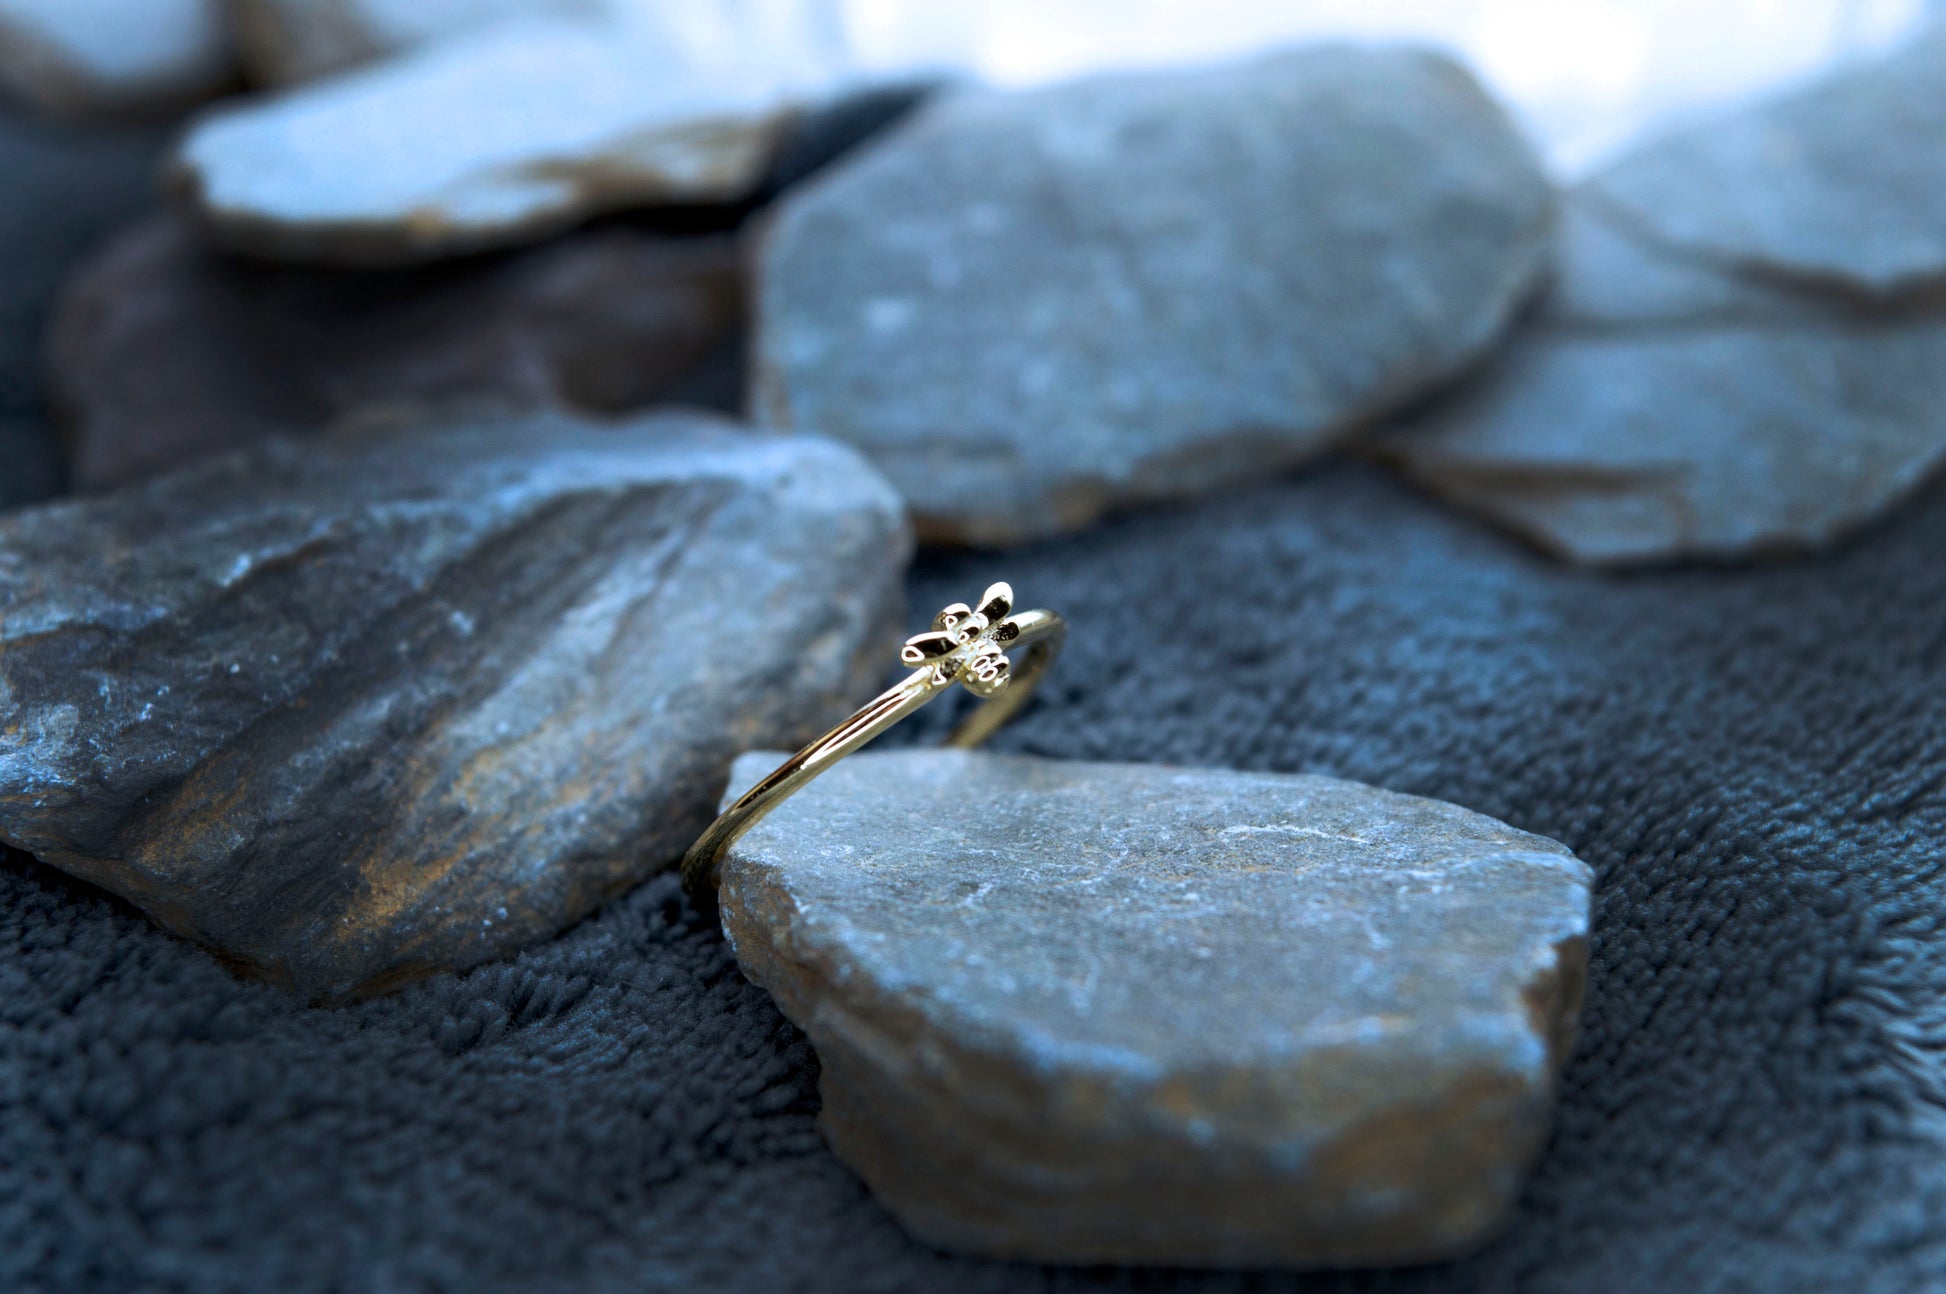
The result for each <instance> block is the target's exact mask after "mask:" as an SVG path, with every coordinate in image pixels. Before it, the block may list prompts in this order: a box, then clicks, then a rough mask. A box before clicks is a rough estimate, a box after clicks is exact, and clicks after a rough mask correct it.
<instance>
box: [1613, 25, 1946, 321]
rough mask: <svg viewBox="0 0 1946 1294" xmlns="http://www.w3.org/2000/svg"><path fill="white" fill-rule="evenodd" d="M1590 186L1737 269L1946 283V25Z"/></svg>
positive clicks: (1823, 280)
mask: <svg viewBox="0 0 1946 1294" xmlns="http://www.w3.org/2000/svg"><path fill="white" fill-rule="evenodd" d="M1590 194H1591V196H1592V197H1594V198H1597V199H1599V200H1600V201H1602V202H1603V203H1604V204H1607V205H1608V206H1610V207H1612V208H1613V209H1614V210H1615V211H1616V212H1617V213H1618V214H1620V215H1621V216H1622V217H1623V218H1624V219H1626V220H1627V221H1628V222H1629V223H1631V224H1632V225H1634V226H1636V227H1637V228H1639V229H1641V230H1642V231H1644V232H1645V233H1647V234H1649V235H1650V236H1652V237H1653V238H1654V239H1656V240H1657V241H1660V242H1664V243H1667V244H1669V245H1672V246H1675V247H1679V248H1683V249H1686V250H1688V251H1691V252H1694V253H1699V254H1702V255H1705V256H1708V257H1711V258H1713V259H1716V260H1719V261H1721V262H1723V263H1724V264H1726V265H1729V266H1731V267H1737V268H1744V269H1749V270H1754V271H1758V272H1762V273H1766V274H1771V275H1775V276H1778V277H1781V278H1785V279H1791V280H1801V281H1808V282H1810V283H1813V284H1821V285H1829V286H1833V287H1836V288H1839V289H1842V290H1845V291H1848V292H1852V293H1855V294H1858V295H1861V296H1865V297H1879V298H1882V297H1890V296H1894V295H1897V294H1898V293H1900V292H1903V291H1907V290H1910V289H1912V288H1915V287H1922V286H1926V285H1929V284H1933V285H1937V284H1946V30H1932V29H1929V30H1927V31H1925V32H1924V33H1923V34H1922V35H1921V36H1920V37H1919V38H1918V39H1916V40H1914V41H1913V42H1911V43H1910V44H1908V45H1907V46H1905V47H1904V48H1902V49H1900V50H1897V51H1895V52H1894V53H1892V54H1890V55H1888V56H1885V57H1884V58H1881V59H1878V60H1875V61H1872V62H1868V63H1865V64H1862V65H1860V66H1856V67H1852V68H1848V69H1845V70H1843V71H1840V72H1838V73H1836V74H1834V75H1831V76H1828V77H1825V78H1821V79H1820V80H1818V81H1816V82H1814V83H1812V84H1811V85H1809V86H1807V87H1805V88H1803V89H1801V90H1797V91H1795V92H1793V93H1789V94H1786V95H1783V96H1780V97H1778V98H1776V99H1774V100H1772V101H1769V102H1766V103H1763V104H1760V105H1758V106H1756V107H1744V108H1739V109H1737V110H1735V111H1734V112H1732V113H1730V114H1728V115H1726V116H1724V117H1722V118H1720V119H1717V120H1708V121H1703V122H1700V123H1697V124H1695V125H1691V126H1687V127H1685V128H1683V129H1681V130H1679V131H1676V132H1674V133H1672V134H1670V135H1667V136H1665V137H1663V138H1660V139H1655V140H1651V141H1649V142H1647V143H1645V144H1643V145H1641V146H1640V147H1639V148H1637V149H1635V150H1634V151H1633V152H1632V153H1631V154H1630V155H1629V156H1627V157H1624V158H1623V159H1621V160H1620V161H1618V162H1616V163H1615V164H1614V165H1613V166H1611V167H1609V168H1608V169H1607V170H1606V171H1605V173H1604V174H1603V175H1602V176H1601V177H1600V178H1598V179H1597V180H1595V181H1593V182H1592V183H1591V185H1590Z"/></svg>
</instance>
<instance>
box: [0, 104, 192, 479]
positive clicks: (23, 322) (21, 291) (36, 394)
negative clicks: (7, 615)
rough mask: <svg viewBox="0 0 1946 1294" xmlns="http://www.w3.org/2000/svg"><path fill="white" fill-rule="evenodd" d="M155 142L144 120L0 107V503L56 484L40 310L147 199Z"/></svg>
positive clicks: (157, 137)
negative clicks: (115, 123) (103, 124)
mask: <svg viewBox="0 0 1946 1294" xmlns="http://www.w3.org/2000/svg"><path fill="white" fill-rule="evenodd" d="M163 142H164V141H163V139H162V137H161V134H160V132H159V131H156V130H154V129H153V128H150V127H146V126H140V127H128V126H120V127H115V128H112V129H111V128H100V127H91V128H85V129H84V128H81V127H76V126H70V125H59V124H55V123H52V122H45V121H30V120H23V119H21V118H19V117H16V116H14V115H12V114H10V113H7V112H5V111H0V176H4V177H5V182H4V183H0V508H8V507H13V506H15V505H17V504H21V503H29V502H33V501H35V500H39V499H44V498H47V497H49V496H51V495H52V494H54V493H55V492H57V491H58V490H59V489H60V487H61V484H62V469H61V455H60V450H59V445H58V443H57V439H56V436H55V433H54V429H53V426H52V424H51V421H50V418H49V415H48V411H47V408H46V402H45V391H44V390H43V384H42V380H41V337H42V333H43V332H44V331H45V329H46V326H47V322H46V321H47V314H48V311H49V310H50V308H51V307H52V305H53V302H54V298H55V296H56V294H57V293H58V291H59V290H60V285H61V283H62V281H63V279H64V278H65V277H66V276H67V275H68V274H69V273H71V272H72V271H73V270H74V268H75V267H76V265H77V264H78V263H80V262H81V261H82V260H83V259H84V258H85V257H86V256H87V255H88V254H89V253H91V252H92V251H93V250H94V248H95V245H96V244H97V243H98V242H99V241H100V240H101V239H102V238H103V237H104V236H106V235H107V234H108V233H109V232H110V231H112V230H113V229H114V228H115V227H116V226H117V225H118V224H122V223H125V222H126V221H128V220H130V219H132V218H133V217H134V216H135V215H136V213H138V212H140V211H141V210H142V209H143V208H144V207H145V206H147V205H148V204H149V202H150V200H151V193H150V175H151V172H152V169H153V167H154V159H155V155H156V154H157V153H158V152H159V151H160V150H161V148H162V145H163Z"/></svg>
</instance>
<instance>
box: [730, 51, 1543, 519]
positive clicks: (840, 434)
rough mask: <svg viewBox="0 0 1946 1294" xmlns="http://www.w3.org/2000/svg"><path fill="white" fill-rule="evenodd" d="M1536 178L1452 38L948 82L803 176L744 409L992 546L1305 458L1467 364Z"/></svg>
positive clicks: (772, 279) (1508, 308)
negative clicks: (1019, 84) (975, 86)
mask: <svg viewBox="0 0 1946 1294" xmlns="http://www.w3.org/2000/svg"><path fill="white" fill-rule="evenodd" d="M1552 206H1553V202H1552V197H1551V195H1550V192H1549V189H1548V185H1547V182H1546V180H1545V178H1544V177H1543V175H1542V174H1541V171H1540V168H1539V166H1538V164H1537V162H1536V161H1535V159H1534V157H1533V156H1532V155H1531V153H1530V151H1529V150H1528V148H1527V146H1526V145H1525V143H1524V142H1523V141H1522V140H1521V138H1520V136H1519V134H1518V133H1517V132H1516V131H1515V129H1514V128H1513V126H1512V125H1511V124H1510V123H1509V122H1508V120H1507V118H1506V116H1505V114H1504V113H1503V112H1502V111H1501V110H1500V109H1499V107H1497V106H1496V105H1495V104H1494V103H1493V102H1491V101H1490V100H1489V99H1488V98H1487V97H1486V95H1485V94H1484V93H1483V92H1482V91H1481V90H1480V88H1479V87H1478V86H1477V85H1476V84H1475V83H1474V82H1473V81H1472V79H1471V78H1470V77H1469V76H1468V75H1467V74H1466V73H1465V72H1464V71H1462V70H1461V69H1460V68H1459V67H1458V66H1456V65H1455V64H1453V63H1452V62H1450V61H1448V60H1447V59H1445V58H1443V57H1441V56H1438V55H1435V54H1432V53H1428V52H1424V51H1421V50H1418V49H1413V48H1400V47H1383V46H1378V47H1353V46H1343V47H1340V46H1323V47H1311V48H1305V49H1301V50H1297V51H1294V52H1288V53H1284V54H1279V55H1275V56H1271V57H1268V58H1265V59H1262V60H1260V61H1257V62H1252V63H1248V64H1241V65H1233V66H1225V67H1219V68H1215V69H1209V70H1198V71H1187V72H1184V71H1177V72H1149V73H1134V74H1126V75H1117V76H1109V77H1103V78H1097V79H1092V80H1086V81H1080V82H1075V83H1072V84H1068V85H1063V86H1057V87H1054V88H1051V89H1047V90H1039V91H1033V92H1028V93H1011V94H1009V93H969V94H964V95H959V96H954V97H950V98H947V99H944V100H940V101H936V102H935V103H933V104H931V105H929V106H928V107H926V108H924V109H922V110H921V111H920V113H919V114H917V116H916V117H915V119H914V120H913V121H911V122H910V123H908V124H907V125H906V126H905V127H903V128H902V129H900V130H898V131H896V132H894V133H892V134H890V135H888V136H887V137H885V139H883V140H882V141H880V142H878V143H875V144H874V145H873V146H872V147H870V148H868V149H866V150H862V151H861V152H859V153H858V154H855V155H854V156H853V157H852V158H850V159H848V160H847V161H846V162H844V163H842V164H841V165H839V166H837V167H834V168H833V169H832V170H831V171H829V172H827V173H826V175H825V176H823V177H822V178H821V179H820V180H819V181H818V182H816V183H813V184H811V185H808V186H806V187H804V188H802V189H799V190H796V191H795V192H793V193H792V194H791V195H789V196H788V197H787V198H786V199H785V201H784V202H783V203H782V204H781V205H780V208H779V210H778V213H777V216H776V219H775V224H774V226H773V227H772V229H771V230H770V233H769V236H768V238H767V240H766V246H765V248H764V253H763V257H762V266H761V270H760V278H759V303H760V304H759V318H758V327H759V337H758V340H757V344H756V349H755V354H756V360H755V363H756V371H755V373H754V374H753V382H754V407H755V408H756V409H758V410H759V411H760V415H761V416H762V417H763V418H764V419H765V420H766V421H769V422H773V423H775V424H777V425H780V426H791V427H804V428H809V429H815V430H818V431H819V432H821V433H822V434H829V435H832V436H835V437H837V438H839V439H842V440H846V441H849V442H851V443H853V444H855V445H857V446H858V447H859V448H861V449H862V450H864V451H865V452H866V454H867V455H868V456H869V457H871V458H872V459H873V461H874V462H876V463H877V464H878V465H879V466H880V467H881V468H883V469H884V470H885V472H886V474H887V475H888V476H890V477H891V478H892V480H893V482H894V483H895V484H897V485H898V486H899V487H900V489H901V490H902V491H904V493H905V495H906V497H907V499H908V501H909V502H910V503H911V504H912V507H913V509H914V511H915V514H916V518H917V521H918V524H919V526H920V529H921V532H922V534H925V535H929V536H931V537H935V538H944V539H953V540H964V541H971V542H975V543H982V544H1004V543H1012V542H1016V541H1022V540H1028V539H1033V538H1037V537H1040V536H1045V535H1048V534H1052V533H1055V532H1059V531H1064V530H1072V529H1075V528H1078V527H1081V526H1084V525H1086V524H1088V523H1089V522H1091V521H1093V520H1094V519H1095V518H1097V517H1098V516H1099V515H1100V514H1101V513H1103V512H1104V511H1105V510H1107V509H1109V508H1110V507H1112V506H1116V505H1119V504H1126V503H1133V502H1137V501H1141V500H1146V499H1156V498H1164V497H1171V496H1179V495H1187V494H1194V493H1198V492H1201V491H1205V490H1209V489H1212V488H1216V487H1218V486H1222V485H1226V484H1230V483H1234V482H1236V481H1239V480H1244V479H1249V478H1252V477H1257V476H1261V475H1262V474H1263V473H1265V472H1269V471H1274V470H1277V469H1279V468H1282V467H1286V466H1289V465H1291V464H1294V463H1297V462H1300V461H1302V460H1304V459H1306V458H1308V457H1311V456H1313V455H1315V454H1317V453H1319V452H1321V451H1323V450H1324V449H1325V448H1327V447H1329V446H1330V445H1332V444H1334V443H1336V442H1338V441H1340V440H1342V439H1343V438H1344V437H1345V436H1347V435H1348V434H1349V433H1350V432H1351V431H1353V430H1354V429H1355V428H1356V427H1357V426H1358V425H1359V424H1360V423H1362V422H1363V421H1364V420H1366V419H1369V418H1370V417H1371V416H1372V415H1374V414H1376V413H1379V412H1381V411H1383V410H1385V409H1388V408H1390V407H1392V406H1394V405H1397V404H1399V403H1400V402H1402V401H1405V400H1408V399H1410V398H1412V397H1413V396H1415V395H1417V394H1420V393H1422V392H1424V391H1425V390H1427V389H1428V388H1429V387H1431V386H1432V385H1434V384H1436V383H1439V382H1441V381H1443V380H1445V379H1447V378H1449V377H1451V376H1452V375H1454V374H1455V373H1456V372H1458V371H1459V370H1461V369H1463V368H1465V367H1466V366H1467V365H1468V364H1470V363H1472V362H1473V361H1474V360H1475V359H1477V358H1478V357H1479V356H1480V355H1481V354H1482V352H1484V351H1485V350H1486V349H1487V348H1488V347H1489V346H1490V345H1491V344H1492V343H1493V342H1494V340H1495V339H1496V338H1497V336H1498V335H1499V333H1500V332H1501V330H1502V328H1503V326H1504V325H1505V324H1506V323H1507V322H1508V320H1509V318H1510V317H1511V315H1512V313H1513V311H1514V309H1515V308H1516V306H1517V305H1518V304H1519V303H1520V302H1521V300H1522V299H1523V298H1524V297H1525V296H1526V295H1527V293H1528V291H1529V289H1530V287H1531V286H1532V285H1533V284H1534V283H1535V281H1536V278H1537V276H1538V275H1539V274H1540V273H1541V271H1542V270H1543V268H1544V265H1545V262H1546V260H1547V257H1548V251H1549V231H1550V226H1551V219H1552Z"/></svg>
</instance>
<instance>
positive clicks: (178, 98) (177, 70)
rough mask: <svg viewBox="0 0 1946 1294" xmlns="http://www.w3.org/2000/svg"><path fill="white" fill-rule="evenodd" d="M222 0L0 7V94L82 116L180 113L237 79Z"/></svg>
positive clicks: (43, 0) (24, 2)
mask: <svg viewBox="0 0 1946 1294" xmlns="http://www.w3.org/2000/svg"><path fill="white" fill-rule="evenodd" d="M222 9H223V5H222V0H0V92H4V93H5V94H6V95H8V96H9V97H11V98H14V99H17V100H20V101H21V102H24V103H27V104H30V105H32V106H33V107H35V108H38V109H41V110H43V111H46V112H52V113H58V114H61V115H65V116H89V115H102V114H112V113H128V112H142V111H151V110H157V109H164V108H172V107H181V106H182V105H184V104H188V103H192V102H194V101H196V100H198V99H202V98H206V97H208V96H209V95H211V94H214V93H216V92H217V91H219V90H221V89H223V88H224V87H225V86H227V85H229V84H230V82H231V81H233V80H234V79H235V75H236V73H235V67H234V61H233V52H232V50H231V46H230V36H229V29H228V28H227V26H226V25H225V23H224V18H223V12H222Z"/></svg>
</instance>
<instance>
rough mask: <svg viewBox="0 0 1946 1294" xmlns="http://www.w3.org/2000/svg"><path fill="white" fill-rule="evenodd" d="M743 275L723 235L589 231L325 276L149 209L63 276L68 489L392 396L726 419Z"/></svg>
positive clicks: (59, 383)
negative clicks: (529, 246)
mask: <svg viewBox="0 0 1946 1294" xmlns="http://www.w3.org/2000/svg"><path fill="white" fill-rule="evenodd" d="M743 286H744V279H743V272H742V267H741V263H740V256H739V252H738V249H737V246H736V243H735V241H734V240H733V239H732V238H730V237H728V236H714V237H700V238H687V239H672V238H667V237H662V236H658V235H656V234H653V233H648V232H644V231H640V230H635V229H628V228H607V229H601V230H596V231H590V232H587V233H582V234H577V235H574V236H572V237H570V238H568V239H566V240H564V241H561V242H558V243H553V244H549V245H548V246H546V247H543V248H540V249H538V250H534V251H530V252H523V253H519V254H516V255H513V256H509V257H506V258H500V259H494V260H488V261H472V260H469V261H466V262H464V263H462V264H459V265H455V266H451V267H438V268H434V269H422V270H413V271H400V272H393V273H368V274H344V273H334V272H331V271H323V270H312V269H305V268H300V267H294V266H275V265H262V264H255V263H247V262H238V261H236V260H232V259H228V258H224V257H221V256H218V255H214V254H212V253H210V252H208V251H207V250H206V249H205V248H203V247H202V246H201V244H200V242H199V241H198V240H197V239H196V238H195V237H194V235H193V233H192V231H190V230H188V229H187V228H185V227H184V226H183V225H182V223H181V222H180V221H178V220H175V219H173V218H169V217H158V218H157V219H155V220H152V221H150V222H148V223H146V224H143V225H141V226H139V227H137V228H135V229H132V230H130V231H128V232H127V233H126V234H124V235H123V236H122V237H121V238H119V239H118V240H117V241H116V242H115V243H114V244H113V245H112V246H111V247H109V248H108V249H107V250H106V251H105V252H104V253H103V254H102V255H101V256H100V257H99V258H98V259H97V260H96V261H95V262H94V263H92V264H91V265H89V266H88V267H87V269H85V270H84V271H83V272H82V273H81V274H79V275H78V276H77V277H76V278H75V279H74V280H72V282H71V283H70V284H69V286H68V288H67V290H66V292H65V293H64V295H63V298H62V301H61V306H60V309H59V310H58V312H57V313H56V315H55V319H54V323H53V327H52V330H51V336H50V343H49V347H48V357H49V363H48V371H49V376H50V383H51V387H52V398H53V401H54V403H55V405H56V407H57V409H58V410H59V412H60V415H61V419H62V422H63V423H64V425H65V430H66V438H67V449H68V462H69V469H70V472H71V474H72V478H73V481H74V483H75V484H76V485H77V486H79V487H81V488H84V489H98V488H101V487H104V486H109V485H116V484H120V483H122V482H124V481H128V480H132V479H135V478H137V477H140V476H144V475H148V474H151V473H153V472H155V471H158V470H167V469H170V468H175V467H180V466H184V465H186V464H188V463H191V462H193V461H195V460H196V459H197V458H198V457H201V456H203V455H205V454H208V453H211V452H214V451H217V450H222V449H229V448H234V447H237V446H242V445H247V444H253V443H255V442H257V441H260V440H262V439H264V438H265V437H266V436H269V435H271V434H273V433H278V432H294V433H303V432H311V431H315V430H317V429H319V428H321V427H324V426H327V425H329V424H331V423H332V422H334V421H336V420H338V419H340V418H342V417H345V416H349V415H352V414H356V413H358V412H360V411H363V410H368V409H372V408H375V407H378V408H382V407H387V406H393V405H399V404H407V403H417V402H427V401H464V402H476V401H484V400H493V401H497V402H501V403H504V404H509V405H516V406H522V407H533V406H555V407H561V408H566V409H574V410H583V411H588V412H594V413H619V412H624V411H628V410H632V409H638V408H641V407H642V406H645V405H647V404H650V403H652V402H655V401H671V400H673V401H678V402H689V403H708V404H712V405H717V406H721V407H722V408H724V409H725V410H726V411H727V410H730V409H733V408H734V407H736V405H737V404H738V402H739V396H740V387H741V383H740V381H739V380H738V379H739V372H738V370H739V368H740V350H741V340H740V339H741V336H742V323H743V313H744V306H743Z"/></svg>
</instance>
